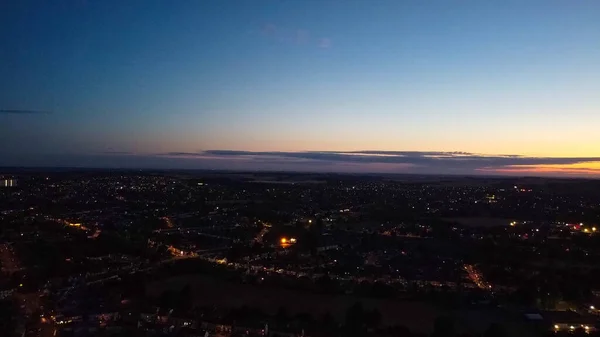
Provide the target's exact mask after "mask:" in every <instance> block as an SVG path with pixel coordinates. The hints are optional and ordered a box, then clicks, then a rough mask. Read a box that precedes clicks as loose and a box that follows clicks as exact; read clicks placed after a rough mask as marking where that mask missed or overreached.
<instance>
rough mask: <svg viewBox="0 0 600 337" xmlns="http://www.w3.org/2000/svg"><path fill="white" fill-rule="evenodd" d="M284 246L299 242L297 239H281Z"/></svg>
mask: <svg viewBox="0 0 600 337" xmlns="http://www.w3.org/2000/svg"><path fill="white" fill-rule="evenodd" d="M280 242H281V244H282V245H288V244H294V243H296V242H297V240H296V238H290V239H288V238H281V240H280Z"/></svg>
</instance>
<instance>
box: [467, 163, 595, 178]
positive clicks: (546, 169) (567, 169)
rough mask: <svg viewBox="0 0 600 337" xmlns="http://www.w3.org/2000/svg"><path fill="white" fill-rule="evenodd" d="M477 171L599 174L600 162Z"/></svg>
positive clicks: (521, 166) (519, 166)
mask: <svg viewBox="0 0 600 337" xmlns="http://www.w3.org/2000/svg"><path fill="white" fill-rule="evenodd" d="M479 171H485V172H495V173H532V174H563V175H565V174H566V175H579V176H600V162H587V163H576V164H547V165H512V166H507V167H503V168H484V169H479Z"/></svg>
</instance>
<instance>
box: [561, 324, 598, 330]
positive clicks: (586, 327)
mask: <svg viewBox="0 0 600 337" xmlns="http://www.w3.org/2000/svg"><path fill="white" fill-rule="evenodd" d="M581 327H582V328H583V329H584V330H585V331H589V330H590V327H589V326H587V325H582V326H581ZM554 330H557V331H558V330H560V325H558V324H555V325H554ZM569 330H571V331H573V330H575V326H574V325H571V326H569Z"/></svg>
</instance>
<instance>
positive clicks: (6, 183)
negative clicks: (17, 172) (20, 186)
mask: <svg viewBox="0 0 600 337" xmlns="http://www.w3.org/2000/svg"><path fill="white" fill-rule="evenodd" d="M16 186H17V180H16V179H2V180H0V187H16Z"/></svg>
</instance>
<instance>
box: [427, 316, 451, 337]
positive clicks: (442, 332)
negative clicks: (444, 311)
mask: <svg viewBox="0 0 600 337" xmlns="http://www.w3.org/2000/svg"><path fill="white" fill-rule="evenodd" d="M453 336H456V328H455V321H454V318H452V317H448V316H440V317H438V318H437V319H436V320H435V323H434V326H433V334H432V335H431V337H453Z"/></svg>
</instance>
